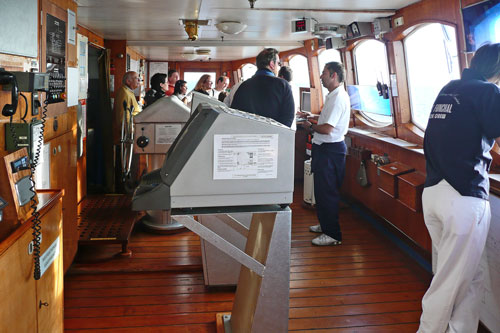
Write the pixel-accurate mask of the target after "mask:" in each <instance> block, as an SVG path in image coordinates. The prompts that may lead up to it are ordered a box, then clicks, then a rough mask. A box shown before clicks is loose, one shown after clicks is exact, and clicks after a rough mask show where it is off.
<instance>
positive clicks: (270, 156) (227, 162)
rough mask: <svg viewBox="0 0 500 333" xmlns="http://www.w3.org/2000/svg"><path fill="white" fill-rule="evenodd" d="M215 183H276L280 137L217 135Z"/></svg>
mask: <svg viewBox="0 0 500 333" xmlns="http://www.w3.org/2000/svg"><path fill="white" fill-rule="evenodd" d="M213 163H214V165H213V167H214V169H213V170H214V175H213V177H214V179H215V180H217V179H273V178H277V172H278V134H229V135H226V134H225V135H214V161H213Z"/></svg>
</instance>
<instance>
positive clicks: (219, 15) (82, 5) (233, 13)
mask: <svg viewBox="0 0 500 333" xmlns="http://www.w3.org/2000/svg"><path fill="white" fill-rule="evenodd" d="M415 2H418V1H415V0H413V1H412V0H257V1H256V2H255V8H254V9H250V6H249V2H248V1H247V0H182V1H179V0H176V1H173V0H168V1H165V0H105V1H103V0H77V3H78V23H79V24H81V25H83V26H85V27H87V28H89V29H90V30H92V31H94V32H96V33H98V34H101V35H102V36H103V37H104V38H105V39H126V40H128V41H129V42H128V44H129V45H131V46H133V47H134V48H135V49H137V51H138V52H140V53H141V54H143V55H144V56H146V57H147V58H148V59H154V60H182V59H183V58H182V55H181V54H182V53H183V52H185V50H186V49H191V50H192V49H194V48H195V47H197V46H198V45H197V44H195V43H196V42H191V41H189V40H187V34H186V33H185V31H184V27H183V26H182V25H180V24H179V19H182V18H183V19H208V20H210V23H209V25H208V26H200V27H199V31H198V35H199V41H198V42H203V47H211V49H212V53H211V55H210V57H211V60H214V61H215V60H217V61H219V60H236V59H242V58H248V57H253V56H255V55H256V54H257V53H258V52H259V51H260V50H261V49H262V47H264V46H266V47H272V46H275V47H276V48H278V49H279V50H280V51H283V50H288V49H292V48H296V47H298V46H300V45H301V44H300V43H297V42H299V41H303V40H306V39H310V38H312V37H313V36H312V34H310V33H305V34H292V33H291V21H292V20H294V19H299V18H302V17H306V18H312V19H314V20H315V21H316V22H320V23H337V24H344V25H347V24H349V23H351V22H353V21H361V22H372V21H373V20H374V19H375V18H377V17H386V16H389V15H391V13H393V12H394V11H395V10H396V9H399V8H402V7H405V6H407V5H409V4H412V3H415ZM222 21H239V22H242V23H244V24H246V25H247V28H246V30H245V31H243V32H242V33H240V34H239V35H225V36H224V42H221V40H222V39H221V36H222V34H221V33H220V32H219V31H218V30H217V29H216V27H215V26H214V24H215V23H218V22H222ZM294 41H295V42H294ZM172 43H174V44H175V45H172ZM224 43H226V44H224ZM287 43H288V44H287ZM245 44H247V45H245Z"/></svg>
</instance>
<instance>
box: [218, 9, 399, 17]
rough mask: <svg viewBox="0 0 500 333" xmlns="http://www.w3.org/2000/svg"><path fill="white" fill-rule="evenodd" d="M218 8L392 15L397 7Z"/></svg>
mask: <svg viewBox="0 0 500 333" xmlns="http://www.w3.org/2000/svg"><path fill="white" fill-rule="evenodd" d="M213 9H217V10H250V11H253V10H258V11H266V12H317V13H344V14H377V15H382V16H392V15H395V14H396V10H395V9H333V8H329V9H320V8H213Z"/></svg>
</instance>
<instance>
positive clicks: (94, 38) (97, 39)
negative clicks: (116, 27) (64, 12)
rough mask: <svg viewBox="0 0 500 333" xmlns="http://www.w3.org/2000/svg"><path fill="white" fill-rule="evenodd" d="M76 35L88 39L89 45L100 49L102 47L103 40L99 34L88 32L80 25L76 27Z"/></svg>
mask: <svg viewBox="0 0 500 333" xmlns="http://www.w3.org/2000/svg"><path fill="white" fill-rule="evenodd" d="M78 33H79V34H80V35H83V36H86V37H87V38H88V39H89V43H92V44H95V45H97V46H100V47H104V38H103V37H102V36H100V35H99V34H97V33H95V32H93V31H90V30H88V29H87V28H85V27H84V26H81V25H78Z"/></svg>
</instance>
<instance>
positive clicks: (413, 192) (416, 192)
mask: <svg viewBox="0 0 500 333" xmlns="http://www.w3.org/2000/svg"><path fill="white" fill-rule="evenodd" d="M424 183H425V175H424V174H423V173H421V172H418V171H415V172H410V173H405V174H403V175H399V176H398V192H399V197H398V201H400V202H401V203H402V204H403V205H405V206H406V207H408V208H410V209H411V210H412V211H414V212H421V211H422V192H423V190H424Z"/></svg>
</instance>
